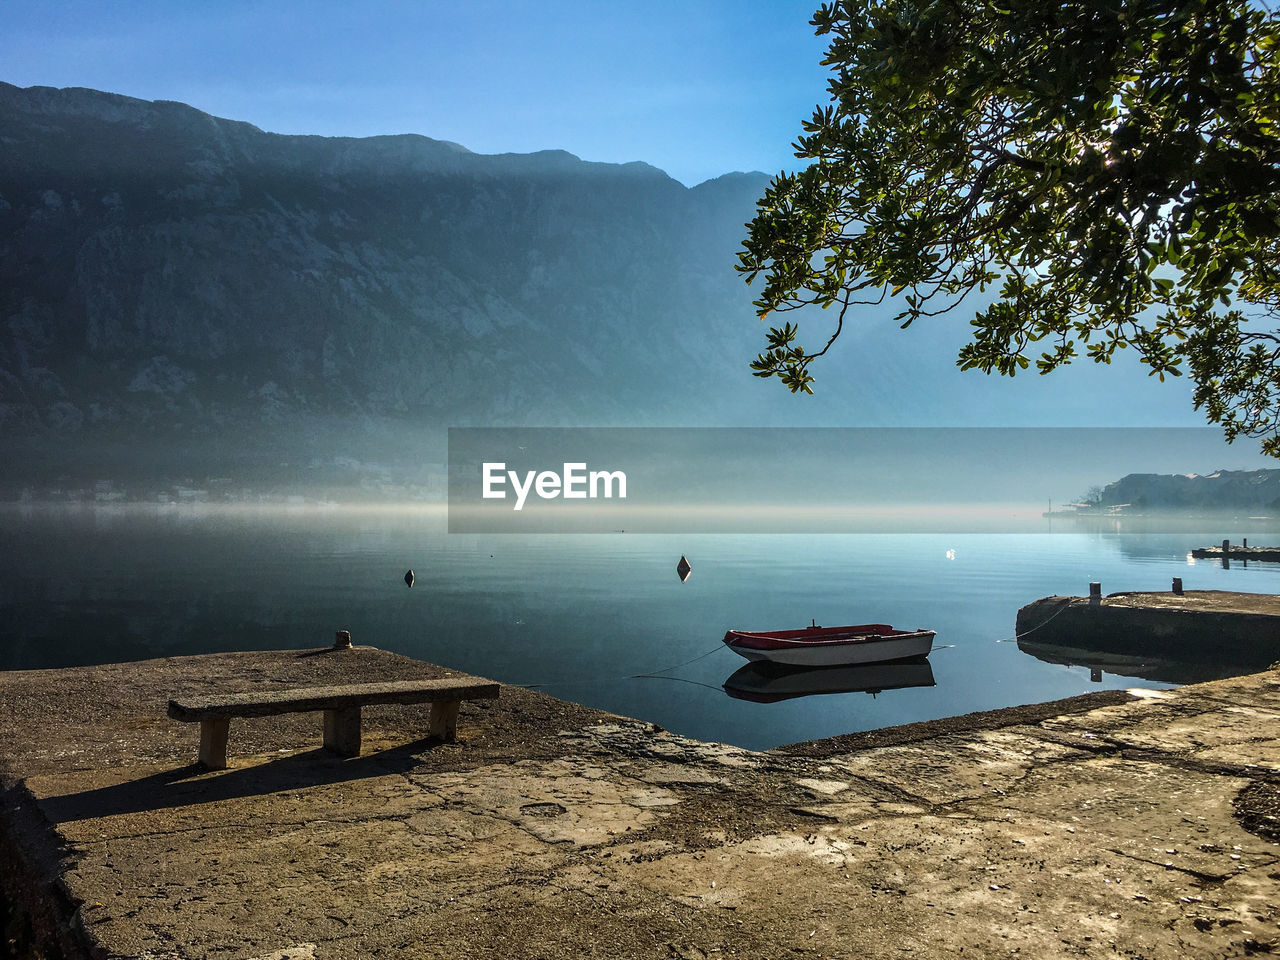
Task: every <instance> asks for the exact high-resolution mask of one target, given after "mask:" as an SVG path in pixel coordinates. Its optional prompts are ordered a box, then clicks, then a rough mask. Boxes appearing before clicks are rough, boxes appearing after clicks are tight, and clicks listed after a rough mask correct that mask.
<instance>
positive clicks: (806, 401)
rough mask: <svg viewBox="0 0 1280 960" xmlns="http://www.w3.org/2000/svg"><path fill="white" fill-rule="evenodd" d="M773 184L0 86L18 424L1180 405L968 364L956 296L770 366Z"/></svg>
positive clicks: (3, 293) (1, 295)
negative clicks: (921, 324)
mask: <svg viewBox="0 0 1280 960" xmlns="http://www.w3.org/2000/svg"><path fill="white" fill-rule="evenodd" d="M766 182H767V178H766V177H765V176H764V175H762V174H731V175H728V176H726V177H722V178H719V179H718V180H714V181H710V182H708V183H705V184H702V185H700V186H698V187H695V188H692V189H688V188H685V187H684V186H682V185H681V184H679V183H677V182H676V181H674V180H672V179H670V178H669V177H667V176H666V175H665V174H663V173H662V172H661V171H659V170H657V169H655V168H653V167H650V166H647V165H645V164H642V163H632V164H625V165H611V164H596V163H586V162H583V161H581V160H578V159H577V158H576V157H573V156H572V155H570V154H567V153H564V152H561V151H547V152H543V153H536V154H529V155H514V154H512V155H499V156H482V155H477V154H473V153H470V152H469V151H467V150H466V149H465V148H463V147H460V146H458V145H457V144H452V143H446V142H442V141H436V140H430V139H428V138H425V137H420V136H395V137H373V138H367V139H344V138H323V137H298V136H280V135H275V134H268V133H264V132H262V131H261V130H258V129H257V128H256V127H253V126H251V125H249V124H246V123H241V122H236V121H231V120H223V119H219V118H215V117H211V116H209V115H207V114H204V113H201V112H200V111H198V110H195V109H193V108H191V107H188V106H185V105H183V104H179V103H170V102H163V101H161V102H155V103H149V102H145V101H140V100H135V99H131V98H128V97H122V96H117V95H113V94H107V93H100V92H96V91H91V90H80V89H69V90H55V89H51V88H40V87H33V88H28V89H21V88H17V87H14V86H10V85H7V84H0V321H2V322H0V431H3V435H4V437H5V439H6V440H7V441H8V442H9V443H11V444H13V445H16V446H17V447H21V448H22V449H23V450H25V451H27V455H28V460H27V461H23V462H30V463H35V462H36V461H39V460H41V459H42V458H43V459H44V460H47V461H48V462H49V463H51V464H54V465H55V466H56V465H59V464H65V463H69V462H72V461H74V460H75V459H76V458H88V459H89V460H91V461H93V462H94V463H97V462H101V463H105V464H110V463H112V462H114V460H116V459H119V458H120V457H121V456H122V455H123V456H127V457H129V458H131V459H134V460H137V461H139V462H142V461H147V460H148V458H160V459H165V458H168V459H171V460H176V461H183V462H185V461H188V460H190V461H196V460H200V459H201V458H204V459H205V460H207V461H209V462H213V463H220V462H223V461H226V460H227V459H228V458H232V459H234V458H236V457H239V458H240V459H241V460H246V461H247V460H254V459H261V458H263V457H268V458H269V457H275V458H276V459H277V460H279V459H281V451H285V452H287V453H288V454H289V455H290V456H294V455H297V454H301V453H309V454H312V455H315V454H316V453H321V454H323V455H326V456H327V455H331V454H343V453H346V452H349V451H354V452H355V453H357V454H359V455H366V454H369V453H370V452H371V451H372V453H377V452H378V451H380V450H384V449H386V450H392V451H397V450H399V451H400V452H401V453H403V452H404V451H406V450H409V451H413V450H416V449H418V447H417V446H416V444H418V443H419V441H420V440H421V437H422V434H423V433H424V432H430V431H435V432H434V434H433V435H434V436H436V437H437V438H438V437H439V429H440V428H442V427H443V426H446V425H467V424H490V423H500V424H521V423H530V424H623V423H648V424H743V425H752V424H757V423H784V422H789V423H842V424H893V423H917V424H919V423H938V422H941V423H970V424H972V423H989V422H997V423H999V422H1016V423H1027V422H1039V420H1038V419H1037V418H1040V419H1044V418H1048V419H1047V421H1046V422H1053V418H1055V417H1056V418H1057V422H1074V423H1078V422H1082V420H1084V419H1085V418H1086V417H1087V415H1088V411H1090V410H1092V409H1094V408H1096V407H1097V406H1098V398H1097V396H1096V391H1097V390H1098V389H1102V388H1105V389H1109V390H1113V391H1115V393H1116V396H1123V397H1124V398H1125V399H1124V401H1123V402H1122V403H1121V404H1119V405H1118V406H1120V407H1122V408H1123V409H1125V410H1126V412H1127V413H1128V415H1129V416H1130V417H1131V418H1132V417H1137V418H1138V419H1137V420H1136V421H1134V420H1133V419H1130V421H1129V422H1144V421H1143V418H1144V417H1145V418H1146V419H1148V420H1149V419H1152V417H1153V414H1152V413H1151V411H1165V410H1173V409H1176V410H1178V411H1182V412H1185V407H1184V405H1183V404H1184V400H1183V398H1182V397H1181V396H1175V395H1173V394H1172V393H1160V394H1159V395H1158V397H1157V395H1156V394H1153V393H1151V391H1150V389H1149V388H1148V387H1147V386H1146V385H1145V384H1141V383H1139V382H1138V381H1139V380H1140V379H1141V378H1135V377H1133V376H1128V377H1123V376H1118V375H1116V374H1115V373H1114V372H1113V371H1108V372H1107V376H1106V377H1105V378H1102V379H1099V378H1097V377H1096V376H1094V375H1093V374H1091V373H1088V372H1086V373H1085V375H1084V376H1078V375H1076V374H1071V375H1069V376H1067V377H1063V378H1058V379H1057V380H1056V381H1055V382H1053V383H1051V384H1043V385H1042V384H1036V385H1034V386H1031V387H1028V386H1026V385H1025V384H1022V385H1014V386H1010V385H1009V384H1008V383H1001V382H993V383H986V382H985V381H983V380H982V378H980V377H974V376H972V375H963V376H962V375H960V374H959V373H957V372H956V371H955V370H954V351H955V345H956V344H957V343H958V336H963V331H964V324H963V322H962V321H963V318H959V320H958V321H957V320H954V319H951V318H949V319H950V323H949V324H948V325H946V326H945V327H941V326H940V327H938V328H936V329H934V330H911V331H907V332H906V333H902V332H899V331H897V329H896V327H895V326H893V325H891V324H887V323H886V322H885V320H884V316H885V311H883V310H880V311H869V312H868V313H867V314H866V315H865V316H861V317H859V318H857V321H856V322H855V323H854V324H853V325H852V328H851V329H850V331H849V332H848V333H847V334H846V335H845V338H844V340H843V341H842V343H841V345H840V347H839V348H838V350H837V353H836V355H835V356H833V357H832V358H831V360H830V361H829V362H828V363H827V364H826V365H825V366H824V367H823V368H822V369H821V370H820V371H819V376H820V380H819V388H820V396H819V397H818V398H817V399H816V400H815V399H811V398H796V397H790V396H788V395H787V394H786V392H785V391H784V390H783V389H781V388H780V387H779V386H778V385H777V384H776V383H764V382H762V381H759V380H757V379H753V378H752V377H750V375H749V371H748V370H747V362H748V361H749V360H750V359H751V357H752V356H754V354H755V352H756V351H757V350H759V349H760V348H761V347H762V345H763V336H762V328H761V325H760V324H759V323H758V322H756V321H755V319H754V317H753V314H752V311H751V308H750V299H751V291H750V289H749V288H748V287H746V286H745V285H744V284H743V283H742V281H741V278H740V277H739V276H738V275H737V274H735V273H734V271H733V269H732V268H733V264H734V262H735V258H734V254H735V251H736V250H737V248H738V246H739V243H740V241H741V238H742V236H743V223H744V222H745V221H747V220H748V219H750V217H751V215H752V211H753V207H754V200H755V198H756V197H757V196H758V195H759V194H760V193H761V192H762V191H763V188H764V186H765V184H766ZM816 329H820V327H818V328H816ZM819 336H820V334H819V333H817V332H815V333H813V334H812V335H811V336H810V338H809V340H810V343H811V344H812V345H813V346H815V347H816V346H817V345H819V342H818V338H819ZM1073 377H1074V378H1075V379H1074V380H1073V379H1072V378H1073ZM1026 379H1028V378H1020V380H1023V381H1025V380H1026ZM1099 384H1101V385H1102V387H1099V386H1098V385H1099ZM1135 384H1136V386H1135ZM1135 391H1136V392H1135ZM1135 397H1137V398H1138V399H1136V400H1135V399H1134V398H1135ZM1152 397H1156V399H1155V400H1154V401H1153V402H1149V401H1150V398H1152ZM1115 406H1116V405H1115V404H1113V407H1115ZM1163 416H1164V414H1163V412H1161V413H1160V414H1159V415H1158V417H1156V419H1157V422H1168V421H1167V420H1165V419H1162V418H1163ZM1187 422H1191V423H1194V422H1196V421H1195V418H1194V417H1191V418H1189V419H1188V421H1187ZM437 445H438V444H437ZM407 455H408V456H410V457H412V456H414V455H416V454H414V453H412V452H411V453H409V454H407ZM286 459H287V458H286ZM23 462H18V461H17V460H15V459H14V458H10V461H9V466H8V469H9V470H10V471H18V472H21V470H22V469H23Z"/></svg>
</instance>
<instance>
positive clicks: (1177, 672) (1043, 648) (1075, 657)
mask: <svg viewBox="0 0 1280 960" xmlns="http://www.w3.org/2000/svg"><path fill="white" fill-rule="evenodd" d="M1018 649H1019V650H1021V651H1022V652H1023V653H1026V654H1030V655H1031V656H1033V657H1035V658H1036V659H1037V660H1040V661H1043V662H1044V663H1056V664H1062V665H1064V666H1068V667H1088V668H1089V679H1090V680H1091V681H1092V682H1094V683H1101V682H1102V676H1103V673H1109V674H1112V675H1113V676H1118V677H1136V678H1138V679H1140V680H1153V681H1156V682H1158V683H1202V682H1204V681H1206V680H1222V679H1223V678H1225V677H1238V676H1240V675H1241V674H1246V673H1253V672H1255V671H1259V670H1265V669H1267V667H1268V666H1269V665H1270V664H1269V662H1268V661H1267V660H1260V661H1259V662H1258V663H1256V664H1240V663H1234V662H1233V663H1223V662H1222V661H1221V651H1220V650H1215V649H1214V647H1213V645H1212V644H1210V645H1207V646H1206V648H1205V658H1204V659H1203V660H1200V661H1198V662H1197V661H1190V660H1165V659H1161V658H1159V657H1148V656H1134V655H1132V654H1124V653H1119V652H1116V651H1113V650H1084V649H1081V648H1080V647H1070V646H1066V645H1064V644H1058V643H1036V642H1034V641H1031V640H1019V641H1018ZM1215 654H1216V655H1217V656H1216V659H1215Z"/></svg>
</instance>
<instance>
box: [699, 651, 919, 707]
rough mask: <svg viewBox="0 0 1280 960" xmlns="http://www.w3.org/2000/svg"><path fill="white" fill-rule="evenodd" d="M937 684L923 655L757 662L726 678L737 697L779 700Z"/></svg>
mask: <svg viewBox="0 0 1280 960" xmlns="http://www.w3.org/2000/svg"><path fill="white" fill-rule="evenodd" d="M932 686H936V683H935V681H934V679H933V667H931V666H930V665H929V661H928V660H927V659H925V658H923V657H921V658H919V659H916V660H897V661H894V662H892V663H864V664H858V665H856V666H843V667H794V666H787V665H786V664H780V663H770V662H768V661H764V660H757V661H753V662H752V663H748V664H747V665H746V666H744V667H739V668H738V669H737V670H736V671H734V673H733V674H732V675H731V676H730V677H729V678H728V679H726V680H725V681H724V692H725V693H727V694H728V695H729V696H731V697H733V698H734V699H735V700H750V701H752V702H754V703H777V702H778V701H779V700H791V699H794V698H795V697H810V696H813V695H815V694H819V693H870V694H872V695H875V694H877V693H881V692H883V691H885V690H900V689H902V688H904V687H932Z"/></svg>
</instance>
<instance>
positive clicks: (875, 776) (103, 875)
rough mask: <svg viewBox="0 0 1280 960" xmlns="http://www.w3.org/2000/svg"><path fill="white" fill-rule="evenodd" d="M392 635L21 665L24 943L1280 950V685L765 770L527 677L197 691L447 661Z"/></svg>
mask: <svg viewBox="0 0 1280 960" xmlns="http://www.w3.org/2000/svg"><path fill="white" fill-rule="evenodd" d="M448 674H449V672H448V671H446V670H443V669H441V668H439V667H434V666H432V665H430V664H424V663H420V662H417V661H413V660H409V659H407V658H404V657H400V656H397V655H394V654H390V653H385V652H382V651H377V650H373V649H369V648H356V649H354V650H348V651H281V652H266V653H263V652H254V653H243V654H219V655H211V656H202V657H182V658H171V659H165V660H153V661H147V662H142V663H131V664H117V665H108V666H97V667H83V668H75V669H67V670H49V671H30V672H15V673H7V674H0V773H2V775H3V780H2V784H0V788H2V790H3V804H2V806H0V885H3V889H4V893H5V907H6V911H5V912H6V917H5V924H6V936H7V938H8V940H9V941H10V942H9V950H10V953H11V954H13V955H16V956H53V957H56V956H62V957H65V958H68V960H69V958H76V957H111V958H117V957H118V958H126V957H128V958H147V960H179V958H181V960H186V958H198V957H199V958H203V957H220V958H222V957H225V958H229V960H230V958H235V960H267V958H270V960H284V958H292V960H301V958H323V960H330V958H334V960H337V958H353V960H354V958H365V957H375V956H376V957H397V958H399V957H403V958H421V957H437V956H439V957H445V956H448V957H462V956H470V957H503V958H525V957H529V958H533V957H545V958H560V957H564V958H570V957H573V958H577V957H600V958H674V957H682V958H703V960H705V958H709V957H719V956H732V955H739V956H743V957H751V958H753V960H759V958H793V957H813V958H819V957H839V958H859V960H861V958H889V957H893V958H900V957H925V958H933V957H937V958H941V957H949V958H950V957H957V956H976V957H981V958H990V957H1037V958H1041V957H1099V958H1101V957H1116V956H1123V957H1131V958H1138V957H1145V958H1159V957H1204V958H1220V957H1232V956H1247V955H1251V954H1258V953H1268V952H1272V951H1280V846H1277V844H1276V842H1275V840H1276V839H1280V820H1277V819H1276V817H1277V816H1280V674H1277V673H1275V672H1266V673H1260V674H1254V675H1250V676H1245V677H1238V678H1233V679H1227V680H1220V681H1215V682H1212V683H1205V684H1198V685H1194V686H1187V687H1183V688H1180V689H1178V690H1174V691H1162V692H1150V693H1144V694H1142V695H1140V696H1132V695H1129V694H1125V693H1122V692H1115V693H1105V694H1096V695H1090V696H1086V697H1081V698H1076V699H1074V700H1071V701H1060V702H1058V703H1055V704H1048V705H1037V706H1032V707H1021V708H1013V709H1010V710H1002V711H995V712H993V713H988V714H978V715H972V716H969V717H959V718H953V719H950V720H945V721H939V722H935V723H929V724H917V725H912V726H909V727H899V728H891V729H888V730H883V731H876V732H874V733H867V734H855V735H849V736H845V737H840V738H836V739H832V740H825V741H816V742H812V743H807V744H798V745H795V746H792V747H786V748H781V749H778V750H773V751H768V752H763V753H758V752H751V751H747V750H742V749H738V748H734V747H728V746H724V745H718V744H710V743H702V742H698V741H694V740H689V739H686V738H682V737H678V736H674V735H672V734H669V733H665V732H663V731H661V730H658V729H656V728H654V727H653V726H651V725H649V724H645V723H642V722H639V721H635V720H630V719H626V718H622V717H617V716H612V715H608V714H603V713H600V712H597V711H592V710H588V709H586V708H583V707H580V706H576V705H574V704H570V703H565V702H563V701H559V700H555V699H553V698H551V697H547V696H545V695H542V694H538V693H535V692H531V691H527V690H521V689H518V688H511V687H503V688H502V690H501V695H500V697H499V698H498V699H497V700H492V701H479V702H475V703H468V704H466V705H464V706H463V708H462V712H461V715H460V716H459V717H458V721H457V735H458V739H457V741H456V742H453V743H439V742H436V741H432V740H429V739H425V738H426V736H427V730H428V719H427V711H426V710H425V709H422V708H419V707H409V706H384V707H370V708H367V709H366V711H365V715H364V745H363V752H362V754H361V755H360V756H359V757H354V758H350V759H343V758H341V757H339V756H337V755H335V754H330V753H327V752H325V751H322V750H319V749H317V747H318V745H319V743H320V733H319V721H318V717H317V715H315V714H292V715H286V716H280V717H263V718H256V719H250V720H238V721H234V722H233V724H232V728H231V733H230V741H229V751H228V757H229V767H228V769H226V770H220V771H203V770H201V769H199V768H197V767H196V766H194V765H193V764H192V761H193V760H194V758H195V750H196V739H197V737H196V731H195V730H194V729H193V725H190V724H183V723H177V722H175V721H172V720H169V719H168V718H167V717H166V716H165V705H166V702H167V699H168V698H169V697H170V696H173V695H175V694H182V695H189V694H195V693H202V692H214V691H225V692H231V693H235V692H246V691H251V690H252V691H265V690H271V689H273V688H284V687H288V686H304V685H322V684H328V683H334V682H344V683H346V682H377V681H385V680H391V679H419V678H431V677H442V676H447V675H448Z"/></svg>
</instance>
